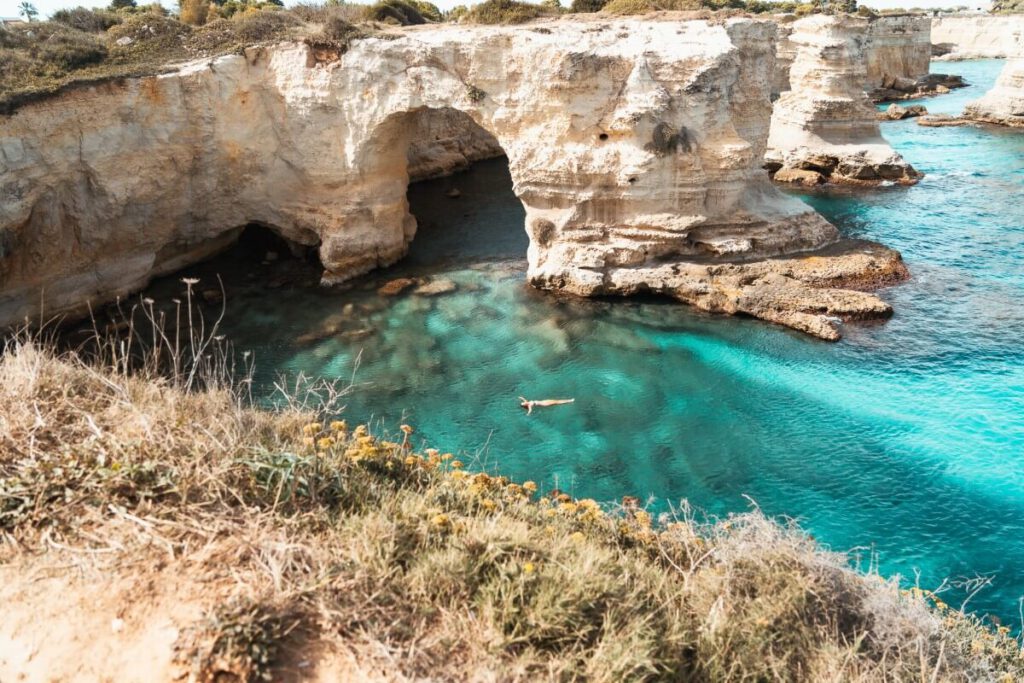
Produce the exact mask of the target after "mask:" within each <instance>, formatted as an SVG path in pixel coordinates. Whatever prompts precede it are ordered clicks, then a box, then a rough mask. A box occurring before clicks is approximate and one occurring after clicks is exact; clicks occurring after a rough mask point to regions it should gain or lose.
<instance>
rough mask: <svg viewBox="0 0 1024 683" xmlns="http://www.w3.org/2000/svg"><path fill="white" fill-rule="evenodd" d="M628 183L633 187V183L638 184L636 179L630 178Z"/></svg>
mask: <svg viewBox="0 0 1024 683" xmlns="http://www.w3.org/2000/svg"><path fill="white" fill-rule="evenodd" d="M628 182H629V184H630V185H632V184H633V183H635V182H636V178H630V179H629V181H628Z"/></svg>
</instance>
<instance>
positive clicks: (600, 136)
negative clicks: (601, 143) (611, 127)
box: [597, 133, 608, 140]
mask: <svg viewBox="0 0 1024 683" xmlns="http://www.w3.org/2000/svg"><path fill="white" fill-rule="evenodd" d="M597 137H598V138H599V139H601V140H607V139H608V133H601V134H600V135H598V136H597Z"/></svg>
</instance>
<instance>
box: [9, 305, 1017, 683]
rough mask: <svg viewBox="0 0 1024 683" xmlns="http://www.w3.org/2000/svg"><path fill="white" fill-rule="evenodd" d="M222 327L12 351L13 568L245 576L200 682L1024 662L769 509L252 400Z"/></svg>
mask: <svg viewBox="0 0 1024 683" xmlns="http://www.w3.org/2000/svg"><path fill="white" fill-rule="evenodd" d="M143 309H145V306H143ZM152 317H153V318H159V316H158V315H153V316H152ZM146 336H147V335H140V334H136V335H135V337H136V339H137V341H139V342H140V343H141V341H142V340H143V338H145V337H146ZM215 337H216V328H215V326H213V328H212V329H209V330H207V331H206V332H205V333H202V334H192V335H189V334H185V335H183V336H181V337H178V338H177V339H178V341H177V345H176V348H177V352H176V353H175V352H172V349H173V348H175V346H174V339H175V338H174V336H173V335H170V334H167V335H166V337H164V336H162V335H160V334H157V335H153V336H152V337H151V341H150V342H148V343H146V344H142V345H141V346H139V347H138V348H139V349H141V350H139V351H137V352H135V353H128V352H126V351H125V346H124V345H122V344H119V343H113V344H107V345H101V346H100V347H99V348H98V349H96V348H94V349H93V351H92V352H91V354H90V356H89V359H83V356H82V355H81V354H71V353H64V354H58V353H57V352H55V351H54V350H52V348H50V347H48V346H47V345H45V344H41V343H39V342H35V341H29V340H26V339H24V338H14V339H11V340H10V341H9V342H8V343H7V346H6V348H5V350H4V353H3V356H2V359H0V538H2V539H3V543H2V545H0V562H5V563H8V564H9V565H10V566H20V565H18V562H20V561H22V560H23V559H25V558H28V557H35V558H36V559H38V554H39V553H48V554H52V555H54V556H55V560H54V563H55V564H58V565H61V566H63V567H66V566H67V565H64V564H62V562H63V561H58V559H56V556H61V554H62V553H63V552H78V553H99V552H103V553H107V554H105V555H104V557H107V558H109V560H108V561H109V562H111V563H113V565H114V566H115V569H112V570H111V572H112V573H114V574H116V573H117V572H120V573H121V575H132V574H140V573H141V574H145V573H146V571H147V567H149V568H154V567H166V566H167V563H168V562H172V563H174V564H173V566H175V567H179V566H180V567H182V569H176V570H175V572H174V573H175V576H176V580H178V581H185V582H189V581H192V582H194V583H197V584H198V583H200V582H204V583H217V582H218V581H219V582H220V583H219V585H227V586H229V587H230V590H229V592H230V594H231V596H232V597H231V598H230V599H228V600H227V601H222V600H212V599H211V601H210V602H209V604H208V605H206V616H205V617H203V618H202V619H200V620H198V621H196V622H195V623H192V624H180V625H179V626H180V627H181V628H182V631H181V633H182V635H181V638H180V640H179V643H178V653H177V660H178V666H179V667H180V669H181V671H182V672H183V674H190V675H191V676H192V680H220V679H218V678H217V676H219V675H224V676H227V675H228V674H230V675H231V676H234V678H231V680H259V679H260V678H261V677H263V678H267V677H269V678H274V677H275V676H276V673H275V672H278V671H279V670H280V669H281V667H283V666H285V663H286V662H287V661H295V660H296V658H297V657H298V658H307V659H310V658H311V659H313V660H314V661H315V659H316V657H317V654H316V653H317V652H319V651H320V650H321V647H322V645H323V643H325V642H331V643H335V644H340V647H343V648H345V649H347V650H348V651H350V652H351V653H354V655H355V658H356V659H357V660H358V661H359V662H361V663H363V664H365V665H367V666H371V665H372V666H373V667H374V669H375V670H377V671H379V670H381V669H382V668H383V669H384V670H385V671H386V672H387V675H388V676H389V677H409V678H417V679H421V678H422V679H431V680H470V679H472V680H480V679H491V678H494V679H501V680H525V679H537V678H540V679H544V680H584V679H585V680H595V681H619V680H689V681H768V680H787V681H789V680H791V681H824V680H835V681H883V680H885V681H891V680H908V681H909V680H913V681H925V682H928V681H978V680H1021V678H1022V677H1024V661H1022V659H1021V650H1020V644H1019V643H1018V642H1017V641H1015V640H1013V639H1012V638H1010V637H1009V636H1008V635H1007V634H1006V633H1004V632H1000V631H996V630H992V629H990V628H988V627H986V626H984V625H983V624H981V623H980V622H979V621H978V620H977V619H976V618H974V617H972V616H970V615H965V614H962V613H960V612H957V611H954V610H952V609H951V608H949V607H945V606H943V605H941V604H937V600H938V599H937V598H935V597H933V596H930V595H928V594H925V593H921V592H917V591H910V592H908V591H901V590H900V589H899V587H898V586H897V584H896V583H895V582H893V581H885V580H883V579H881V578H880V577H878V576H864V575H861V574H858V573H856V572H854V571H852V570H851V569H849V568H848V565H847V563H846V560H845V558H844V557H842V556H839V555H836V554H831V553H826V552H823V551H821V550H820V549H819V548H817V547H816V546H815V545H814V543H813V542H812V541H811V540H809V539H808V538H807V537H806V536H805V535H803V534H802V533H800V532H799V530H797V529H795V528H789V527H783V526H780V525H779V524H777V523H775V522H773V521H771V520H769V519H767V518H765V517H764V516H763V515H761V514H760V513H758V512H756V511H755V512H752V513H749V514H743V515H737V516H732V517H729V518H728V519H724V520H710V521H698V520H697V519H695V517H694V516H693V515H692V514H690V513H689V511H687V510H680V511H678V513H677V514H676V515H675V516H674V517H672V518H664V519H660V520H652V519H651V517H650V515H649V514H648V513H647V512H646V511H645V510H643V509H642V508H640V507H638V506H637V504H636V503H635V501H625V502H624V504H623V505H622V506H616V507H615V508H614V509H609V508H606V507H602V506H599V505H598V504H597V503H595V502H594V501H590V500H572V499H570V498H569V497H568V496H566V495H564V494H560V493H558V492H552V493H550V494H547V495H541V494H539V493H538V492H536V487H535V486H534V485H533V484H532V483H530V482H524V483H522V484H516V483H513V482H509V481H507V480H506V479H504V478H502V477H496V476H491V475H487V474H483V473H467V472H466V471H465V469H464V468H463V466H462V463H459V462H458V461H457V460H456V459H455V458H453V457H451V456H450V455H447V454H442V453H439V452H438V451H435V450H432V449H423V448H420V447H419V444H418V443H417V442H416V437H415V435H414V434H413V433H412V432H411V429H409V428H406V429H404V430H403V431H401V432H398V433H399V434H400V437H399V438H397V439H394V440H393V441H388V440H386V439H381V438H377V437H374V436H372V435H370V434H368V433H367V431H366V429H365V428H363V427H355V428H354V429H353V428H350V427H349V425H347V424H346V423H344V422H337V421H335V422H331V421H330V420H331V419H332V417H334V416H335V415H336V411H337V410H338V401H337V399H338V396H339V394H333V395H332V397H331V399H330V400H327V401H320V402H318V400H316V399H319V398H321V397H322V396H323V395H324V394H323V393H322V392H321V393H313V394H305V395H304V396H303V399H302V400H301V401H299V400H296V399H295V398H294V392H289V393H290V394H291V399H290V400H287V401H281V402H279V405H280V409H279V410H277V411H275V412H271V411H267V410H257V409H254V408H251V407H248V405H247V400H246V398H245V395H246V390H245V381H244V379H243V380H242V381H241V382H239V383H237V384H233V383H232V381H230V372H228V371H227V370H226V368H227V365H226V364H225V363H223V362H213V361H210V360H209V357H210V356H216V355H217V352H216V349H215V348H214V347H212V346H211V345H210V344H212V343H213V342H212V341H211V340H214V339H215ZM197 349H199V352H198V353H196V350H197ZM193 356H195V357H197V358H200V359H202V358H204V357H205V358H207V361H206V362H205V365H204V366H203V367H204V369H203V370H202V371H201V373H199V374H201V375H202V381H196V376H197V373H195V372H192V370H191V367H190V360H189V359H190V358H192V357H193ZM104 359H106V360H104ZM187 387H193V388H194V390H192V391H188V390H186V388H187ZM197 387H202V388H201V389H196V388H197ZM328 393H329V392H328ZM311 398H312V399H314V400H310V399H311ZM43 557H45V555H44V556H43ZM118 562H121V563H123V566H121V567H120V568H119V569H118V568H116V565H117V563H118ZM62 571H65V572H67V571H73V570H69V569H63V570H62ZM164 574H166V572H164ZM152 575H153V576H156V577H160V576H162V575H163V574H160V572H159V571H157V570H156V569H154V570H153V574H152ZM26 580H27V579H26ZM154 580H160V579H154ZM140 599H141V598H140Z"/></svg>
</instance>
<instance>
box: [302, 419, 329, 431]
mask: <svg viewBox="0 0 1024 683" xmlns="http://www.w3.org/2000/svg"><path fill="white" fill-rule="evenodd" d="M323 427H324V426H323V425H322V424H320V423H319V422H310V423H309V424H308V425H306V426H305V427H303V428H302V433H303V434H316V433H317V432H319V431H320V430H321V429H323Z"/></svg>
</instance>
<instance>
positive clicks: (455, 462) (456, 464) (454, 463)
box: [452, 460, 462, 470]
mask: <svg viewBox="0 0 1024 683" xmlns="http://www.w3.org/2000/svg"><path fill="white" fill-rule="evenodd" d="M452 469H453V470H460V469H462V461H461V460H452Z"/></svg>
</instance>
